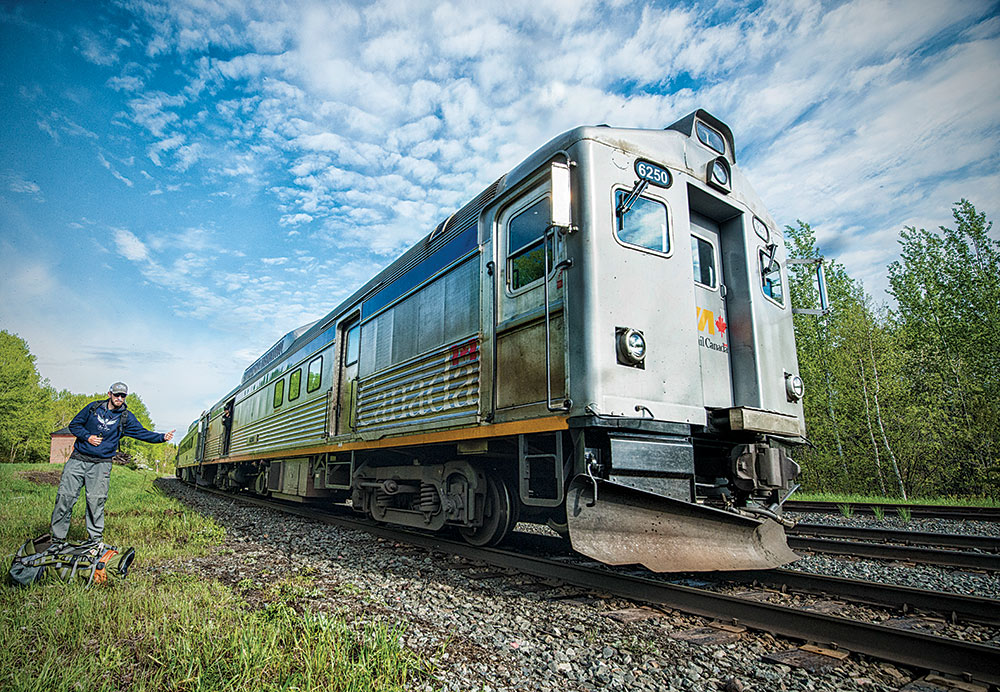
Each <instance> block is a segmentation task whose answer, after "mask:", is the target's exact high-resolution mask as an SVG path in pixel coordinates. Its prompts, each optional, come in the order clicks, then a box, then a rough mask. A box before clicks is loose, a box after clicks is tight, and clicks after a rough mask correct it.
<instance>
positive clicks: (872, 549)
mask: <svg viewBox="0 0 1000 692" xmlns="http://www.w3.org/2000/svg"><path fill="white" fill-rule="evenodd" d="M788 547H790V548H791V549H792V550H806V551H809V552H812V553H826V554H828V555H847V556H851V557H870V558H874V559H877V560H902V561H907V562H922V563H925V564H930V565H942V566H946V567H962V568H964V569H981V570H986V571H989V572H997V571H1000V555H995V554H992V553H966V552H960V551H958V550H939V549H937V548H919V547H913V546H909V545H887V544H885V543H862V542H860V541H839V540H835V539H833V538H806V537H804V536H789V537H788Z"/></svg>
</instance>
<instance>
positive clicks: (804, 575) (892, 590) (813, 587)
mask: <svg viewBox="0 0 1000 692" xmlns="http://www.w3.org/2000/svg"><path fill="white" fill-rule="evenodd" d="M729 576H730V575H728V574H727V575H726V577H729ZM726 577H723V578H726ZM732 578H733V579H736V580H738V581H741V582H742V581H747V582H755V583H758V584H764V585H770V586H781V587H787V588H788V589H791V590H793V591H798V592H803V593H810V594H825V595H829V596H837V597H844V598H850V599H852V600H853V601H857V602H861V603H868V604H870V605H876V606H888V607H890V608H898V609H899V610H900V611H902V612H904V613H906V612H910V611H912V610H920V611H925V612H928V611H929V612H933V613H938V614H942V615H945V616H950V617H951V619H952V620H958V619H962V620H970V621H975V622H980V623H987V624H997V623H1000V601H998V600H993V599H989V598H981V597H979V596H966V595H963V594H955V593H947V592H943V591H931V590H929V589H918V588H915V587H912V586H902V585H899V584H881V583H877V582H870V581H861V580H858V579H845V578H844V577H830V576H827V575H823V574H813V573H811V572H800V571H797V570H789V569H775V570H760V571H753V572H733V573H732Z"/></svg>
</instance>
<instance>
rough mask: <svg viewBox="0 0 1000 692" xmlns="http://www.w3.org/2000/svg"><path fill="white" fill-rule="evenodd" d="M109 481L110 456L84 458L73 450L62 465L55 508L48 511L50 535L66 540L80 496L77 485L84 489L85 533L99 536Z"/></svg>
mask: <svg viewBox="0 0 1000 692" xmlns="http://www.w3.org/2000/svg"><path fill="white" fill-rule="evenodd" d="M110 485H111V460H110V459H106V460H100V461H86V460H85V459H84V458H83V457H81V456H79V455H78V454H77V452H73V453H72V454H71V455H70V457H69V459H67V460H66V465H65V466H64V467H63V472H62V478H60V479H59V492H58V493H57V494H56V508H55V509H54V510H53V511H52V538H53V540H57V541H64V540H66V533H67V532H68V531H69V522H70V517H71V516H72V514H73V505H75V504H76V499H77V498H78V497H79V496H80V486H84V487H85V488H86V489H87V534H88V535H89V536H90V538H92V539H94V540H100V538H101V536H102V535H103V534H104V501H105V500H107V499H108V488H109V487H110Z"/></svg>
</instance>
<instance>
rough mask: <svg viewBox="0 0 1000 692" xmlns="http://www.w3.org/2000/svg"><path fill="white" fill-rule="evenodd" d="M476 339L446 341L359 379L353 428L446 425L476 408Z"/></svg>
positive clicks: (477, 366)
mask: <svg viewBox="0 0 1000 692" xmlns="http://www.w3.org/2000/svg"><path fill="white" fill-rule="evenodd" d="M479 378H480V368H479V339H478V337H473V338H472V339H465V340H462V341H458V342H455V343H452V344H448V345H447V346H444V347H442V348H440V349H437V350H435V351H433V352H431V353H428V354H427V355H425V356H421V357H418V358H414V359H412V360H409V361H406V362H404V363H400V364H399V365H398V366H395V367H392V368H389V369H387V370H384V371H383V372H380V373H379V374H378V375H375V376H373V377H368V378H365V379H363V380H361V382H360V383H359V391H358V431H359V432H370V431H374V430H379V429H382V428H387V427H394V426H400V425H407V426H409V425H414V424H421V425H422V426H426V427H429V428H433V427H437V426H439V425H447V424H448V423H449V422H451V421H452V420H453V419H455V418H459V417H466V416H469V415H470V414H471V415H475V414H477V413H478V412H479Z"/></svg>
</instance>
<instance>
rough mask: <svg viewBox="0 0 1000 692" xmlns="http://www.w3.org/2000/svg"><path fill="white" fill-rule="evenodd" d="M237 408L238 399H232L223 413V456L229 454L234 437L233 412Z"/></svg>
mask: <svg viewBox="0 0 1000 692" xmlns="http://www.w3.org/2000/svg"><path fill="white" fill-rule="evenodd" d="M235 408H236V399H230V400H229V401H227V402H226V408H225V409H224V410H223V411H222V456H227V455H228V454H229V445H230V443H231V442H232V437H233V412H234V409H235Z"/></svg>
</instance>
